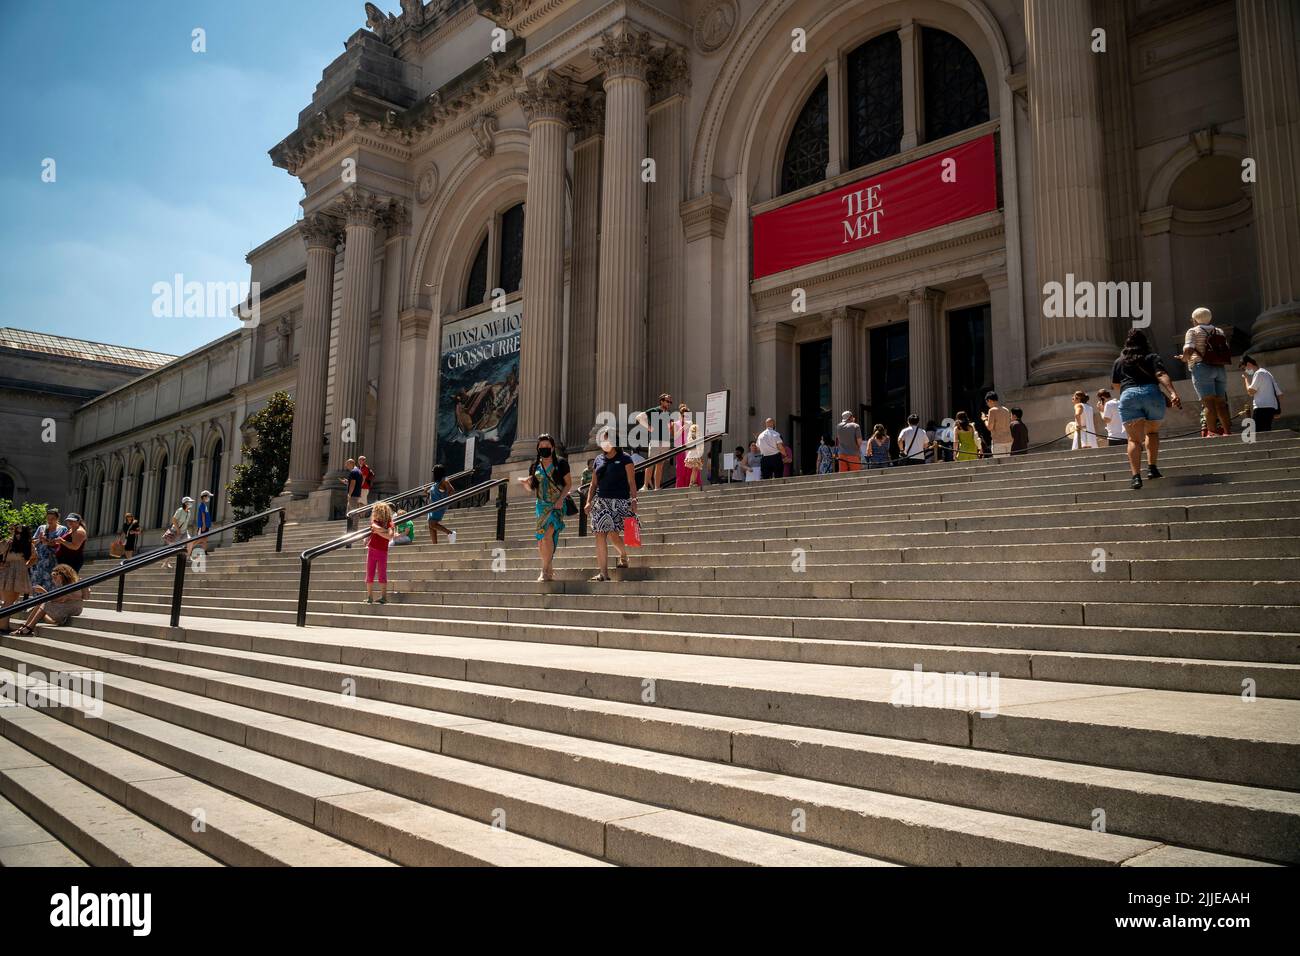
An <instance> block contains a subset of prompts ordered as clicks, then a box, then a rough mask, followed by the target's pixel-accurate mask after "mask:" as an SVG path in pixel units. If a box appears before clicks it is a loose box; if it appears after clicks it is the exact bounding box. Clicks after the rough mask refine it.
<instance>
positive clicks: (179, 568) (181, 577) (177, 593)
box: [172, 548, 190, 627]
mask: <svg viewBox="0 0 1300 956" xmlns="http://www.w3.org/2000/svg"><path fill="white" fill-rule="evenodd" d="M189 561H190V556H189V555H188V554H187V553H186V552H185V550H184V549H183V548H182V549H181V550H180V551H177V552H176V577H175V578H174V579H173V581H172V627H180V626H181V594H182V593H183V592H184V591H185V565H187V564H189Z"/></svg>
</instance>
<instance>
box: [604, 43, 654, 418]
mask: <svg viewBox="0 0 1300 956" xmlns="http://www.w3.org/2000/svg"><path fill="white" fill-rule="evenodd" d="M649 54H650V41H649V38H648V37H647V36H646V34H644V33H640V32H634V31H627V32H623V33H620V34H610V35H606V37H605V40H604V43H603V45H601V46H600V47H597V48H596V49H595V50H593V51H592V55H593V56H594V57H595V59H596V62H597V63H598V64H600V66H601V68H602V69H603V70H604V71H605V168H604V177H605V178H604V182H603V183H602V186H601V214H602V231H601V250H600V289H599V292H598V299H597V303H598V304H597V308H596V317H597V318H596V321H597V329H596V410H597V412H617V410H618V406H619V403H620V402H625V403H626V404H627V406H628V408H629V409H636V408H644V407H645V405H646V403H647V401H648V399H647V395H646V389H645V362H646V349H645V290H646V263H645V255H644V250H643V248H642V244H643V240H644V236H645V227H646V205H645V198H646V197H645V184H644V183H643V182H642V181H641V163H642V160H644V159H646V70H647V68H648V66H649Z"/></svg>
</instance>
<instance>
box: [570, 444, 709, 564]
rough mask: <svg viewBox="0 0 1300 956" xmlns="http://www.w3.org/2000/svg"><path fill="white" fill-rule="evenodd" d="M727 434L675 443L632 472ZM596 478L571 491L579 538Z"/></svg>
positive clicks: (643, 469) (585, 524) (585, 527)
mask: <svg viewBox="0 0 1300 956" xmlns="http://www.w3.org/2000/svg"><path fill="white" fill-rule="evenodd" d="M726 436H727V433H726V432H717V433H715V434H712V435H704V436H703V437H701V438H697V439H695V441H688V442H686V443H685V444H682V445H674V446H673V447H672V448H671V449H669V450H668V451H664V452H660V453H659V454H657V455H651V456H650V457H649V458H647V459H646V460H645V461H643V462H641V464H639V465H637V466H636V467H635V469H634V470H633V472H632V474H633V475H634V476H635V475H636V474H638V473H639V472H642V471H645V470H646V469H647V468H649V467H651V466H652V465H657V464H658V463H659V462H661V461H667V460H668V459H669V458H676V457H677V456H678V455H680V454H681V453H682V452H683V451H685V450H686V449H687V448H694V447H695V446H696V445H703V444H704V443H705V442H711V441H717V440H718V439H720V438H725V437H726ZM595 480H596V479H595V476H592V479H591V481H589V482H587V483H586V484H585V485H579V486H578V488H577V489H576V490H575V491H571V492H569V494H576V495H577V496H578V537H579V538H583V537H586V535H587V508H586V501H585V499H586V497H587V491H588V489H589V488H591V485H592V482H594V481H595Z"/></svg>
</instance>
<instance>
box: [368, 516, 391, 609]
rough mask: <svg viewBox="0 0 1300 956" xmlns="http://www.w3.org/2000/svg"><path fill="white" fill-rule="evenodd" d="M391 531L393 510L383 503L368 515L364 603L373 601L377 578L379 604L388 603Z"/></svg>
mask: <svg viewBox="0 0 1300 956" xmlns="http://www.w3.org/2000/svg"><path fill="white" fill-rule="evenodd" d="M395 533H396V532H395V531H394V529H393V509H392V508H390V507H389V506H388V505H387V504H385V503H384V502H382V501H381V502H380V503H379V504H377V505H375V507H374V510H373V511H371V513H370V537H369V539H367V541H366V603H367V604H372V603H374V599H375V592H374V580H375V577H376V576H378V578H379V603H380V604H387V603H388V542H389V541H391V540H392V538H393V535H394V534H395Z"/></svg>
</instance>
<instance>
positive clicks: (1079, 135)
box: [1025, 0, 1116, 384]
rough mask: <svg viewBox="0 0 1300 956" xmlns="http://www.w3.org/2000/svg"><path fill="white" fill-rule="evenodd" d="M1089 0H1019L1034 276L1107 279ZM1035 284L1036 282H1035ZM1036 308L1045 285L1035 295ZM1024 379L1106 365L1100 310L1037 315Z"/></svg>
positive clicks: (1106, 328) (1110, 349)
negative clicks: (1025, 45)
mask: <svg viewBox="0 0 1300 956" xmlns="http://www.w3.org/2000/svg"><path fill="white" fill-rule="evenodd" d="M1094 25H1095V24H1094V22H1093V17H1092V14H1091V7H1090V5H1089V3H1088V0H1025V32H1026V34H1027V37H1028V41H1029V65H1028V73H1029V126H1030V135H1031V136H1032V138H1033V163H1034V242H1035V247H1036V249H1037V256H1038V281H1039V283H1040V285H1041V286H1046V284H1047V283H1049V282H1059V283H1061V284H1062V285H1064V284H1065V283H1066V281H1067V279H1066V277H1067V276H1068V275H1073V276H1074V278H1075V280H1076V281H1082V280H1088V281H1092V282H1102V281H1105V279H1106V278H1107V272H1108V267H1107V256H1106V228H1105V223H1106V205H1105V193H1104V188H1105V175H1104V170H1103V166H1102V152H1101V117H1100V113H1099V111H1098V106H1097V56H1096V55H1095V54H1094V53H1092V51H1091V50H1090V49H1089V43H1090V41H1091V38H1092V37H1091V30H1092V28H1093V26H1094ZM1040 292H1041V290H1040ZM1037 301H1038V302H1039V303H1040V305H1039V309H1040V315H1043V313H1042V303H1043V301H1044V294H1040V295H1039V296H1038V297H1037ZM1040 321H1041V328H1042V336H1041V346H1040V351H1039V352H1038V354H1037V355H1035V356H1033V358H1032V359H1031V360H1030V376H1029V378H1030V382H1031V383H1032V384H1038V383H1041V382H1056V381H1062V380H1065V379H1071V378H1081V377H1086V376H1089V375H1095V374H1099V373H1101V372H1103V371H1105V370H1107V369H1109V368H1110V366H1111V363H1112V362H1114V360H1115V354H1116V347H1115V343H1114V339H1113V335H1112V331H1111V330H1112V327H1113V326H1112V323H1111V320H1110V319H1107V318H1096V317H1090V318H1082V317H1080V318H1069V317H1049V316H1047V315H1043V317H1042V319H1041V320H1040Z"/></svg>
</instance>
